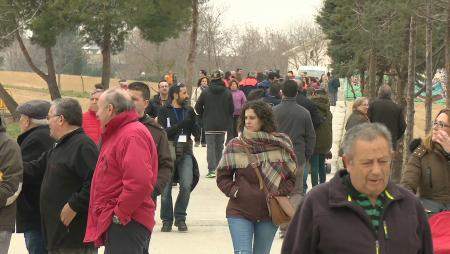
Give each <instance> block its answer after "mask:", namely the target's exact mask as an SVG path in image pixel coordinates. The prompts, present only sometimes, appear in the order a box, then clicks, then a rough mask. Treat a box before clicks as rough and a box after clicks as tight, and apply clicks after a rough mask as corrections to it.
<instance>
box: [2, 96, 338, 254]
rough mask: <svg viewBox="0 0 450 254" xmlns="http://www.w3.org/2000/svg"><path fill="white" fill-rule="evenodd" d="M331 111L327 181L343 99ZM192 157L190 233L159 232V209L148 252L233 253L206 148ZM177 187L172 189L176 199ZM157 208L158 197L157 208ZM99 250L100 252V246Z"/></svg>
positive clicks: (276, 248)
mask: <svg viewBox="0 0 450 254" xmlns="http://www.w3.org/2000/svg"><path fill="white" fill-rule="evenodd" d="M331 111H332V113H333V139H334V140H333V148H332V152H333V159H332V160H331V163H332V174H329V175H327V180H328V179H329V178H331V177H332V175H333V172H335V171H336V169H337V167H338V159H337V158H338V157H337V152H338V147H339V143H340V140H341V137H342V134H343V133H342V130H343V126H344V121H345V118H346V104H345V101H338V103H337V105H336V106H335V107H332V108H331ZM194 153H195V156H196V158H197V160H198V163H199V166H200V174H201V176H200V182H199V184H198V185H197V188H196V189H195V190H194V192H193V193H192V195H191V200H190V203H189V208H188V211H187V213H188V216H187V221H186V223H187V225H188V227H189V232H187V233H179V232H177V231H176V230H177V228H176V227H173V232H170V233H162V232H161V231H160V229H161V220H160V219H159V209H158V211H157V213H156V216H155V219H156V225H155V228H154V231H153V234H152V239H151V242H150V252H151V253H186V254H187V253H196V254H210V253H215V254H222V253H223V254H225V253H227V254H228V253H233V246H232V242H231V237H230V234H229V231H228V225H227V222H226V218H225V209H226V205H227V201H228V199H227V198H226V197H225V195H224V194H223V193H222V192H220V190H219V189H218V188H217V186H216V180H215V179H208V178H205V175H206V173H207V171H208V170H207V166H206V165H207V163H206V148H202V147H200V148H194ZM177 192H178V188H177V187H174V188H173V194H172V195H173V197H174V199H175V197H176V195H177ZM159 207H160V204H159V199H158V208H159ZM281 245H282V240H281V239H279V237H278V234H277V235H276V237H275V240H274V242H273V246H272V251H271V253H280V250H281ZM9 253H11V254H26V253H27V251H26V248H25V242H24V239H23V234H14V235H13V238H12V240H11V246H10V251H9ZM99 253H103V249H100V251H99Z"/></svg>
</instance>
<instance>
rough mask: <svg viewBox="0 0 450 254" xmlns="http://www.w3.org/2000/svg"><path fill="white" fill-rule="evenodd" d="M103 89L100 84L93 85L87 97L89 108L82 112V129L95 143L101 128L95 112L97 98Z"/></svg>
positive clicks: (97, 140)
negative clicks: (93, 87) (92, 89)
mask: <svg viewBox="0 0 450 254" xmlns="http://www.w3.org/2000/svg"><path fill="white" fill-rule="evenodd" d="M103 91H104V90H103V88H102V87H101V86H98V85H95V89H94V91H93V92H92V93H91V97H90V98H89V101H90V104H89V109H88V111H87V112H84V113H83V123H82V127H83V130H84V132H85V133H86V135H88V136H89V137H90V138H91V139H92V141H94V143H96V144H98V142H99V140H100V135H101V134H102V128H101V127H100V121H99V120H98V119H97V116H96V115H95V114H96V113H97V110H98V105H97V102H98V98H100V95H102V93H103Z"/></svg>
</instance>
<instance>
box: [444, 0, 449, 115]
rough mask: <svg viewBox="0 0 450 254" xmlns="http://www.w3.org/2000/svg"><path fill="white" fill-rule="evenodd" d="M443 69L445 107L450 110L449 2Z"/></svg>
mask: <svg viewBox="0 0 450 254" xmlns="http://www.w3.org/2000/svg"><path fill="white" fill-rule="evenodd" d="M445 69H446V71H447V84H446V91H447V93H446V95H447V98H446V100H445V101H446V106H447V108H450V0H448V4H447V39H446V42H445Z"/></svg>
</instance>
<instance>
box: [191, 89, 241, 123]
mask: <svg viewBox="0 0 450 254" xmlns="http://www.w3.org/2000/svg"><path fill="white" fill-rule="evenodd" d="M195 112H197V114H199V115H200V116H201V117H202V119H203V127H204V128H205V131H228V130H231V126H232V124H233V113H234V105H233V96H232V95H231V92H230V91H229V90H228V89H227V88H226V87H225V86H222V85H218V84H215V83H212V84H211V85H210V86H209V88H208V89H207V90H205V91H203V92H202V94H201V95H200V98H198V101H197V103H196V104H195Z"/></svg>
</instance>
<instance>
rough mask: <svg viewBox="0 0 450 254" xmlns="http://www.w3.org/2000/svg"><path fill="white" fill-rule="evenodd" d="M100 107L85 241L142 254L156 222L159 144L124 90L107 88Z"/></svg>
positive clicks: (114, 250) (110, 249)
mask: <svg viewBox="0 0 450 254" xmlns="http://www.w3.org/2000/svg"><path fill="white" fill-rule="evenodd" d="M98 107H99V109H98V111H97V116H98V118H99V120H100V124H101V126H102V128H103V129H104V131H103V134H102V147H101V150H100V156H99V160H98V162H97V166H96V168H95V173H94V177H93V179H92V184H91V199H90V200H91V202H90V206H89V213H88V223H87V228H86V235H85V238H84V241H85V242H95V245H96V246H101V245H105V253H109V254H114V253H118V254H119V253H120V254H122V253H127V254H141V253H143V250H144V248H145V246H144V245H145V243H146V242H148V239H149V237H150V232H151V231H152V229H153V226H154V225H155V220H154V215H155V203H154V201H153V200H152V197H151V193H152V192H153V189H154V186H155V183H156V179H157V175H158V155H157V152H156V147H155V143H154V141H153V138H152V136H151V135H150V132H149V131H148V130H147V128H146V127H145V126H144V125H142V124H141V123H140V122H139V121H138V118H139V115H138V114H137V113H136V111H135V106H134V103H133V101H131V98H130V96H129V95H128V94H127V93H126V92H125V91H122V90H118V89H114V90H107V91H105V92H104V93H103V94H102V95H101V96H100V99H99V101H98ZM118 144H120V145H118Z"/></svg>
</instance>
